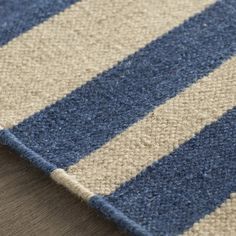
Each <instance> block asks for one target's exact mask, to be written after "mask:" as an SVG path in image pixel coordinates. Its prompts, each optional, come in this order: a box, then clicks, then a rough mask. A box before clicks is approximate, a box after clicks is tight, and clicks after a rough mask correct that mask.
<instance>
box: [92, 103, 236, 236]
mask: <svg viewBox="0 0 236 236" xmlns="http://www.w3.org/2000/svg"><path fill="white" fill-rule="evenodd" d="M235 191H236V108H234V109H233V110H231V111H229V112H228V113H227V114H226V115H224V116H223V117H222V118H221V119H220V120H219V121H218V122H216V123H213V124H212V125H209V126H208V127H206V128H205V129H204V130H203V131H202V132H201V133H200V134H199V135H197V136H195V137H194V138H193V139H191V140H190V141H188V142H186V143H185V144H183V145H182V146H181V147H180V148H178V149H177V150H176V151H174V152H173V153H172V154H170V155H169V156H166V157H164V158H163V159H162V160H160V161H158V162H156V163H155V164H153V165H152V166H150V167H148V168H146V170H145V171H143V172H142V173H141V174H139V175H138V176H136V177H135V178H134V179H132V180H131V181H129V182H127V183H125V184H124V185H122V186H121V187H120V188H119V189H117V190H116V191H115V192H114V193H112V194H111V195H109V196H106V197H105V200H107V201H108V203H109V204H110V205H112V206H113V207H115V208H117V210H118V211H121V212H122V213H123V214H124V215H126V216H128V217H129V218H130V220H133V221H134V222H136V224H140V225H141V226H143V228H144V229H146V230H147V231H149V232H151V233H152V234H153V235H177V234H180V233H182V232H183V231H184V230H186V229H187V228H189V227H191V226H192V225H193V223H194V222H196V221H197V220H199V219H200V218H202V217H203V216H204V215H206V214H209V213H210V212H212V211H213V210H214V209H215V208H216V207H217V206H219V205H220V204H222V203H223V202H224V201H225V199H227V198H228V197H229V196H230V193H232V192H235ZM91 201H94V203H93V205H95V206H96V201H97V200H96V198H95V199H94V200H91ZM97 205H98V206H97V207H98V208H99V209H100V208H101V206H100V204H99V202H98V204H97Z"/></svg>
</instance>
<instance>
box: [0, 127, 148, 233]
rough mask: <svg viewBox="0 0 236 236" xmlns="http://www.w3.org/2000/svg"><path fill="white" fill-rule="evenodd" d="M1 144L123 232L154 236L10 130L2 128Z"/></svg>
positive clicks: (0, 129)
mask: <svg viewBox="0 0 236 236" xmlns="http://www.w3.org/2000/svg"><path fill="white" fill-rule="evenodd" d="M0 144H2V145H5V146H8V147H9V148H10V149H12V150H14V151H16V153H18V154H19V155H20V157H22V158H23V159H25V160H26V161H29V162H30V163H31V164H32V165H33V166H35V167H36V168H38V169H39V170H41V171H42V172H44V174H46V175H49V176H50V177H51V179H52V180H53V181H54V182H56V183H57V184H59V185H62V186H63V187H64V188H65V189H67V190H69V191H70V192H71V193H72V194H75V195H76V196H77V197H78V198H80V199H82V200H84V201H85V202H86V203H87V204H88V205H89V206H90V207H92V208H94V209H96V210H97V211H98V212H100V213H102V214H103V216H105V218H106V219H108V220H111V221H113V222H115V223H116V224H117V226H118V227H119V228H120V229H121V230H122V231H125V232H127V233H131V234H132V235H137V236H151V235H152V234H151V233H150V232H148V231H147V230H146V229H145V228H143V227H142V226H141V225H140V224H138V223H136V222H135V221H133V220H131V219H130V218H129V217H128V216H126V215H125V214H124V213H123V212H121V211H120V210H118V209H117V208H115V207H113V206H112V205H111V204H110V203H109V202H108V201H107V200H106V199H105V198H104V197H103V196H101V195H96V194H94V193H92V192H90V191H89V190H88V189H87V188H85V187H84V186H83V185H81V184H80V183H79V182H78V181H77V180H76V179H74V178H72V176H70V175H68V174H67V172H66V171H65V170H64V169H61V168H57V166H56V165H54V164H52V163H50V162H48V161H46V160H45V159H43V158H42V157H41V156H40V155H39V154H37V153H36V152H34V151H33V150H32V149H30V148H28V147H27V146H26V145H25V144H24V143H22V142H21V141H20V139H18V138H17V137H16V136H15V135H14V134H12V133H11V132H10V131H9V129H5V128H3V127H2V126H0Z"/></svg>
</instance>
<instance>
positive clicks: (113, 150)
mask: <svg viewBox="0 0 236 236" xmlns="http://www.w3.org/2000/svg"><path fill="white" fill-rule="evenodd" d="M235 54H236V1H235V0H219V1H214V0H202V1H199V0H191V1H189V0H181V1H177V2H176V1H174V0H165V1H163V0H158V1H156V0H148V1H144V0H126V1H124V0H116V1H108V0H100V1H95V0H83V1H76V0H68V1H66V0H40V1H37V0H25V1H23V2H22V1H20V0H8V1H5V0H4V1H1V2H0V108H1V113H0V142H1V143H2V144H5V145H7V146H9V147H10V148H12V149H14V150H15V151H17V152H18V153H19V154H20V155H21V156H22V157H23V158H25V159H27V160H29V161H30V162H31V163H32V164H33V165H34V166H37V167H38V168H40V169H41V170H42V171H44V172H45V173H46V174H48V175H50V177H51V178H52V179H53V180H55V181H56V182H57V183H59V184H61V185H63V186H65V187H66V188H68V189H69V190H70V191H71V192H73V193H74V194H76V195H77V196H78V197H79V198H82V199H84V200H85V201H87V202H88V204H89V205H91V206H92V207H94V208H96V209H98V210H99V211H100V212H102V213H103V214H104V215H105V216H106V217H107V218H109V219H111V220H113V221H114V222H116V223H117V224H118V225H119V226H120V227H121V229H123V230H125V231H128V232H129V233H131V234H133V235H180V234H183V235H236V200H235V199H236V198H235V194H236V55H235ZM2 168H4V167H2Z"/></svg>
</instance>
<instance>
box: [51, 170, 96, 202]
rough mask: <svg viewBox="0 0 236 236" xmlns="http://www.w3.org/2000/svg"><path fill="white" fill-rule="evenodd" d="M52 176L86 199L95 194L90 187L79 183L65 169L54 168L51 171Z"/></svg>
mask: <svg viewBox="0 0 236 236" xmlns="http://www.w3.org/2000/svg"><path fill="white" fill-rule="evenodd" d="M50 176H51V178H52V179H53V180H55V181H56V182H57V183H58V184H61V185H63V186H64V187H66V188H67V189H69V190H70V191H71V192H72V193H74V194H75V195H77V196H78V197H80V198H82V199H83V200H85V201H88V200H89V199H90V198H91V197H92V196H94V194H93V193H91V192H90V191H89V190H88V189H86V188H85V187H84V186H82V185H81V184H80V183H78V181H77V180H76V179H74V178H73V177H72V176H69V175H68V174H67V173H66V172H65V171H64V170H63V169H56V170H54V171H53V172H51V174H50Z"/></svg>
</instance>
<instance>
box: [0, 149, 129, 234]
mask: <svg viewBox="0 0 236 236" xmlns="http://www.w3.org/2000/svg"><path fill="white" fill-rule="evenodd" d="M0 235H1V236H7V235H14V236H17V235H24V236H25V235H27V236H30V235H40V236H42V235H43V236H44V235H57V236H60V235H82V236H90V235H95V236H102V235H104V236H119V235H125V234H122V233H121V232H119V230H118V229H117V227H116V226H115V225H114V224H113V223H111V222H109V221H107V220H105V219H104V218H103V217H101V216H99V215H98V213H97V212H95V211H94V210H92V209H90V208H89V207H88V206H87V205H86V204H85V203H84V202H82V201H81V200H79V199H78V198H77V197H75V196H74V195H72V194H71V193H69V192H68V191H67V190H66V189H64V188H63V187H61V186H59V185H57V184H55V183H54V182H53V181H52V180H51V179H50V178H49V177H47V176H45V175H44V174H43V173H41V171H39V170H37V169H36V168H34V167H32V166H31V165H30V164H29V163H28V162H26V161H24V160H22V159H21V158H19V156H18V155H16V154H15V153H13V152H10V151H9V150H8V149H7V148H5V147H3V146H0Z"/></svg>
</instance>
